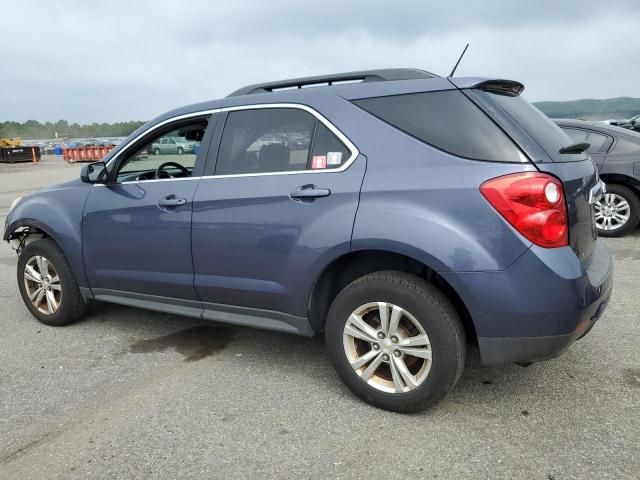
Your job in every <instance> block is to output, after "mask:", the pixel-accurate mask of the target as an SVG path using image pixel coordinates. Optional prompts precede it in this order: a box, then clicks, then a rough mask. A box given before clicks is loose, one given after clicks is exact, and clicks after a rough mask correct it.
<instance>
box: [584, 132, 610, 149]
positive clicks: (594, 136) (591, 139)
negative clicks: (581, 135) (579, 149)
mask: <svg viewBox="0 0 640 480" xmlns="http://www.w3.org/2000/svg"><path fill="white" fill-rule="evenodd" d="M608 138H609V137H607V136H606V135H601V134H600V133H595V132H589V135H588V136H587V143H589V144H590V146H589V150H587V151H588V152H599V151H601V150H602V147H603V146H604V144H605V143H606V141H607V140H608Z"/></svg>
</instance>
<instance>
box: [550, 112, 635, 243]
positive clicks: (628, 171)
mask: <svg viewBox="0 0 640 480" xmlns="http://www.w3.org/2000/svg"><path fill="white" fill-rule="evenodd" d="M556 123H557V124H558V125H559V126H560V127H561V128H562V129H563V130H564V131H565V133H566V134H567V135H569V137H571V139H572V140H574V141H575V142H576V143H581V142H587V143H589V144H590V146H589V149H588V150H587V152H588V153H589V155H590V156H591V158H592V159H593V161H594V163H595V164H596V166H597V167H598V170H599V171H600V178H602V180H603V181H604V182H605V183H606V184H607V193H606V194H605V195H604V196H603V198H602V199H601V200H600V201H598V202H597V203H596V204H595V210H596V211H595V221H596V225H597V227H598V233H599V234H600V235H602V236H604V237H616V236H620V235H624V234H626V233H628V232H630V231H632V230H633V229H635V228H636V227H637V226H638V223H639V222H640V200H639V198H640V134H637V133H635V132H632V131H629V130H625V129H622V128H619V127H615V126H607V125H604V124H601V123H595V122H585V121H583V120H556Z"/></svg>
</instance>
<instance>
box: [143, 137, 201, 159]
mask: <svg viewBox="0 0 640 480" xmlns="http://www.w3.org/2000/svg"><path fill="white" fill-rule="evenodd" d="M194 146H195V143H194V142H189V141H187V140H186V139H184V138H181V137H165V138H161V139H159V140H158V141H157V142H155V143H153V144H152V145H151V152H152V153H153V154H154V155H160V154H164V155H167V154H169V155H183V154H185V153H193V147H194Z"/></svg>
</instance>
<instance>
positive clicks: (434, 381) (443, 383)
mask: <svg viewBox="0 0 640 480" xmlns="http://www.w3.org/2000/svg"><path fill="white" fill-rule="evenodd" d="M369 302H388V303H392V304H394V305H397V306H399V307H401V308H403V309H405V310H406V311H408V312H410V313H411V315H413V317H414V318H415V319H416V320H417V321H418V322H419V323H420V325H421V326H422V327H423V329H424V331H425V332H426V333H427V335H428V337H429V340H430V344H431V350H432V355H433V357H432V364H431V369H430V370H429V373H428V376H427V377H426V378H425V379H424V381H423V382H422V383H421V384H420V385H419V386H418V387H417V388H415V389H414V390H410V391H408V392H403V393H386V392H384V391H381V390H378V389H376V388H374V387H372V386H370V385H369V384H368V383H367V382H365V381H364V380H362V379H361V378H360V376H359V375H358V374H357V373H356V372H355V371H354V369H353V368H352V367H351V365H350V364H349V361H348V358H347V355H346V353H345V348H344V347H343V331H344V327H345V324H346V321H347V318H348V317H349V316H350V315H351V313H352V312H354V311H355V310H356V309H357V308H358V307H360V306H361V305H364V304H367V303H369ZM325 338H326V342H327V349H328V352H329V357H330V358H331V361H332V363H333V366H334V367H335V369H336V371H337V373H338V375H339V376H340V378H341V379H342V380H343V381H344V383H345V384H346V385H347V386H348V387H349V388H350V389H351V390H352V391H353V392H354V393H355V394H356V395H357V396H358V397H360V398H361V399H363V400H364V401H365V402H368V403H370V404H372V405H374V406H376V407H379V408H383V409H385V410H391V411H395V412H403V413H408V412H416V411H420V410H425V409H427V408H429V407H431V406H433V405H435V404H436V403H437V402H438V401H440V400H441V399H442V398H443V397H444V396H445V395H446V394H447V393H448V392H449V391H450V390H451V389H452V388H453V387H454V385H455V384H456V382H457V381H458V379H459V378H460V374H461V373H462V370H463V367H464V363H465V357H466V340H465V333H464V329H463V327H462V323H461V322H460V318H459V315H458V313H457V312H456V310H455V308H454V307H453V305H452V304H451V302H449V300H448V299H447V298H446V297H445V296H444V295H443V294H442V292H441V291H440V290H438V289H437V288H436V287H435V286H433V285H432V284H430V283H428V282H426V281H424V280H423V279H421V278H420V277H417V276H415V275H411V274H408V273H404V272H395V271H382V272H376V273H371V274H368V275H365V276H363V277H360V278H358V279H357V280H355V281H354V282H352V283H350V284H349V285H347V286H346V287H345V288H344V289H343V290H342V291H341V292H340V293H339V294H338V296H337V297H336V298H335V299H334V301H333V303H332V304H331V308H330V309H329V313H328V316H327V322H326V326H325Z"/></svg>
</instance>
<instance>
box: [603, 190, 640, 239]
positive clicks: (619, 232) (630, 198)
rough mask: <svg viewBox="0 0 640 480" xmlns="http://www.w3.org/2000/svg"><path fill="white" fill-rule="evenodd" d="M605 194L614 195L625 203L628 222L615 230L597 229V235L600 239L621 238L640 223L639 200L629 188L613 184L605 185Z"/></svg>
mask: <svg viewBox="0 0 640 480" xmlns="http://www.w3.org/2000/svg"><path fill="white" fill-rule="evenodd" d="M607 193H614V194H616V195H618V196H620V197H622V198H624V199H625V200H626V201H627V203H628V204H629V220H627V223H626V224H624V225H623V226H622V227H620V228H618V229H616V230H612V231H608V230H601V229H600V228H598V235H600V236H601V237H621V236H623V235H626V234H627V233H629V232H631V231H632V230H634V229H635V228H636V227H637V226H638V223H639V222H640V199H638V195H637V194H636V193H635V192H634V191H633V190H631V189H630V188H628V187H625V186H624V185H618V184H615V183H607Z"/></svg>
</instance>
